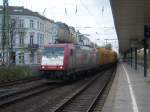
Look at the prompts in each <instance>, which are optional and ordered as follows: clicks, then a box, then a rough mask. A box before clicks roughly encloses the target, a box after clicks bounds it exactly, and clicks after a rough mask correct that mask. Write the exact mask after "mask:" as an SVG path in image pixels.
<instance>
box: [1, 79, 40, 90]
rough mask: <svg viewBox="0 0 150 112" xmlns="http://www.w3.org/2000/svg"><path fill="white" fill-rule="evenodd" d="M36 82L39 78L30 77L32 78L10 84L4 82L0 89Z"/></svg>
mask: <svg viewBox="0 0 150 112" xmlns="http://www.w3.org/2000/svg"><path fill="white" fill-rule="evenodd" d="M37 80H40V78H39V77H32V78H25V79H20V80H15V81H10V82H4V83H0V88H3V87H8V86H13V85H18V84H24V83H28V82H31V81H37Z"/></svg>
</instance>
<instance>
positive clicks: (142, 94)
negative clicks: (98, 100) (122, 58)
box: [102, 63, 150, 112]
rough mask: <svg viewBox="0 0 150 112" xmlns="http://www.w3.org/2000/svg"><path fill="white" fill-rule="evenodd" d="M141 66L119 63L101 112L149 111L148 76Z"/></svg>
mask: <svg viewBox="0 0 150 112" xmlns="http://www.w3.org/2000/svg"><path fill="white" fill-rule="evenodd" d="M143 74H144V73H143V67H142V66H138V69H137V70H135V69H134V66H133V68H131V66H130V65H129V64H127V63H119V64H118V67H117V72H116V76H115V79H114V82H113V85H112V87H111V90H110V92H109V95H108V97H107V99H106V102H105V104H104V107H103V111H102V112H150V78H149V77H147V78H145V77H144V75H143Z"/></svg>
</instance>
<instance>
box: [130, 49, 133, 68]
mask: <svg viewBox="0 0 150 112" xmlns="http://www.w3.org/2000/svg"><path fill="white" fill-rule="evenodd" d="M130 53H131V57H130V58H131V59H130V63H131V67H132V58H133V56H132V48H131V49H130Z"/></svg>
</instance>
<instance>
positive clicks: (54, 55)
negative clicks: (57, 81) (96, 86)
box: [40, 43, 117, 78]
mask: <svg viewBox="0 0 150 112" xmlns="http://www.w3.org/2000/svg"><path fill="white" fill-rule="evenodd" d="M116 62H117V54H116V53H115V52H114V51H112V50H106V49H104V48H97V49H95V48H92V47H88V46H81V45H74V44H71V43H66V44H51V45H47V46H44V48H43V50H42V59H41V67H40V70H41V71H42V72H43V73H44V75H45V76H46V77H47V78H48V77H57V78H76V77H79V76H81V75H82V74H84V75H85V74H86V73H87V72H90V71H94V70H97V69H99V68H100V67H103V66H104V65H108V64H112V63H116Z"/></svg>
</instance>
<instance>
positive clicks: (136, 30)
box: [110, 0, 150, 52]
mask: <svg viewBox="0 0 150 112" xmlns="http://www.w3.org/2000/svg"><path fill="white" fill-rule="evenodd" d="M110 3H111V7H112V13H113V16H114V22H115V27H116V31H117V36H118V40H119V51H120V52H126V51H127V50H128V49H130V47H131V45H132V44H133V43H140V42H142V40H144V25H150V0H110ZM137 45H138V44H137ZM138 47H140V45H138Z"/></svg>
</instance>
